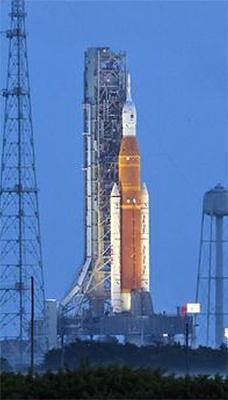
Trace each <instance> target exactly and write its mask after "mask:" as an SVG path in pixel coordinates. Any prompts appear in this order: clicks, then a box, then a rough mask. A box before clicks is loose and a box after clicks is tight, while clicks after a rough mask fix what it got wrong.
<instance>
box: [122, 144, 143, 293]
mask: <svg viewBox="0 0 228 400" xmlns="http://www.w3.org/2000/svg"><path fill="white" fill-rule="evenodd" d="M119 181H120V188H121V291H122V292H123V293H124V292H125V293H129V292H131V291H132V290H140V289H141V188H140V154H139V151H138V146H137V141H136V137H135V136H124V137H123V138H122V142H121V148H120V153H119Z"/></svg>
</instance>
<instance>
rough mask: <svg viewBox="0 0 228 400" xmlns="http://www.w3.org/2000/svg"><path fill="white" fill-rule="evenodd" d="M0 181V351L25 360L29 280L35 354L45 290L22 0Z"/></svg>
mask: <svg viewBox="0 0 228 400" xmlns="http://www.w3.org/2000/svg"><path fill="white" fill-rule="evenodd" d="M10 17H11V27H10V30H8V31H7V32H6V37H7V38H8V39H9V59H8V71H7V86H6V89H5V90H3V96H4V97H5V118H4V131H3V146H2V164H1V183H0V223H1V225H0V257H1V258H0V268H1V270H0V273H1V275H0V279H1V291H0V307H1V311H0V313H1V314H0V316H1V321H0V324H1V340H2V354H3V355H6V356H7V357H9V359H10V361H11V362H12V363H13V364H18V365H23V364H26V363H27V362H28V359H29V352H30V344H29V339H30V307H31V291H30V289H31V287H30V280H31V277H32V276H33V277H34V283H35V357H36V360H37V359H38V358H39V356H40V355H42V352H43V350H44V348H45V342H46V341H45V334H46V333H45V323H46V322H45V295H44V280H43V265H42V253H41V239H40V223H39V207H38V188H37V179H36V164H35V153H34V139H33V126H32V114H31V97H30V86H29V70H28V51H27V44H26V36H27V32H26V28H25V18H26V13H25V4H24V1H23V0H12V2H11V13H10Z"/></svg>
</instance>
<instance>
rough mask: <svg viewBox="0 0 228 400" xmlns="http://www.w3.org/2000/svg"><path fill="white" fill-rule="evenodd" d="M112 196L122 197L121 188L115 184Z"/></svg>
mask: <svg viewBox="0 0 228 400" xmlns="http://www.w3.org/2000/svg"><path fill="white" fill-rule="evenodd" d="M111 196H112V197H119V196H120V191H119V187H118V185H117V184H116V183H114V184H113V187H112V191H111Z"/></svg>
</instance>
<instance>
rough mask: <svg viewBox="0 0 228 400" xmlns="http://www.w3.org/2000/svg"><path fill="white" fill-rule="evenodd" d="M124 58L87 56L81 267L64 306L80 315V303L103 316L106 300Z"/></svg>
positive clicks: (94, 51)
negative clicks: (111, 206) (83, 237)
mask: <svg viewBox="0 0 228 400" xmlns="http://www.w3.org/2000/svg"><path fill="white" fill-rule="evenodd" d="M125 99H126V54H125V52H119V53H114V52H113V51H111V50H110V49H109V48H108V47H101V48H90V49H88V50H87V51H86V52H85V69H84V102H83V109H84V174H85V261H84V264H83V265H82V267H81V268H79V270H78V273H77V274H76V277H75V279H74V281H73V283H72V285H71V287H70V288H69V290H68V292H67V294H66V296H65V298H64V300H63V302H62V305H63V306H64V307H65V308H67V309H68V310H69V309H73V310H75V307H76V311H77V312H80V310H81V306H82V304H83V302H89V308H90V310H92V313H93V314H95V315H102V313H103V312H104V303H106V304H108V300H109V299H110V257H111V249H110V193H111V190H112V187H113V183H114V182H118V155H119V149H120V142H121V137H122V108H123V104H124V102H125Z"/></svg>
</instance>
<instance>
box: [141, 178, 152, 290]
mask: <svg viewBox="0 0 228 400" xmlns="http://www.w3.org/2000/svg"><path fill="white" fill-rule="evenodd" d="M149 265H150V247H149V193H148V190H147V187H146V184H145V183H144V184H143V186H142V189H141V268H142V275H141V286H142V290H143V291H145V292H149V290H150V273H149Z"/></svg>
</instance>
